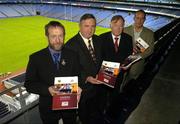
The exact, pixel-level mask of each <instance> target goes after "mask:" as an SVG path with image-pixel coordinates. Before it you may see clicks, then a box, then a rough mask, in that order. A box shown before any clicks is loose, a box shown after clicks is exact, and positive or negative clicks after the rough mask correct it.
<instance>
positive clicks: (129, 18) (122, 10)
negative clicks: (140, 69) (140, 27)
mask: <svg viewBox="0 0 180 124" xmlns="http://www.w3.org/2000/svg"><path fill="white" fill-rule="evenodd" d="M8 2H15V0H14V1H8ZM16 2H17V1H16ZM18 2H19V1H18ZM23 2H27V3H29V2H31V1H30V0H27V1H23ZM34 3H37V4H22V3H19V4H13V3H12V4H0V18H6V17H19V16H33V15H36V14H37V13H39V14H38V15H42V16H47V17H51V18H57V19H63V20H70V21H75V22H78V21H79V19H80V17H81V16H82V15H83V14H84V13H91V14H94V15H95V17H96V18H97V24H98V25H99V26H103V27H109V21H110V18H111V17H112V16H113V15H116V14H120V15H122V16H123V17H124V18H125V20H126V25H125V26H128V25H130V24H132V22H133V14H134V11H136V10H137V9H144V10H145V11H146V12H147V13H148V15H147V21H146V23H145V26H147V27H149V28H150V29H152V30H153V31H156V30H157V29H159V28H161V27H163V26H165V25H167V24H168V23H170V21H171V20H173V19H174V18H176V17H175V16H177V17H178V15H179V14H180V12H179V11H180V9H175V8H174V9H172V8H171V9H169V8H164V6H163V8H157V7H152V6H148V5H133V6H132V5H131V6H130V5H129V4H125V3H123V4H121V2H118V3H107V2H103V3H102V2H88V3H87V2H86V1H78V2H72V1H70V2H68V1H63V2H56V3H55V4H52V3H49V2H44V1H43V4H41V1H38V0H37V1H34ZM113 5H115V6H113ZM80 6H81V8H80ZM157 12H159V13H157ZM178 12H179V13H178ZM163 13H166V14H169V13H170V14H169V15H166V16H164V15H162V14H163Z"/></svg>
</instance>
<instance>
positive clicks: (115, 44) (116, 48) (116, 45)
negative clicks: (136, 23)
mask: <svg viewBox="0 0 180 124" xmlns="http://www.w3.org/2000/svg"><path fill="white" fill-rule="evenodd" d="M118 39H119V38H118V37H115V38H114V40H115V43H114V48H115V51H116V53H117V52H118Z"/></svg>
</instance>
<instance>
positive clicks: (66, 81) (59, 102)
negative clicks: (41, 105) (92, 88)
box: [52, 76, 78, 110]
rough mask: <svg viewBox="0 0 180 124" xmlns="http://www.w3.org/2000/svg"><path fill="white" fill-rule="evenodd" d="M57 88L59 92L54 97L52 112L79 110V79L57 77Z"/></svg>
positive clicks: (55, 82)
mask: <svg viewBox="0 0 180 124" xmlns="http://www.w3.org/2000/svg"><path fill="white" fill-rule="evenodd" d="M54 85H55V88H56V89H57V90H58V91H59V93H58V94H55V95H54V96H53V101H52V110H64V109H76V108H78V100H77V97H78V96H77V95H78V77H77V76H74V77H55V79H54Z"/></svg>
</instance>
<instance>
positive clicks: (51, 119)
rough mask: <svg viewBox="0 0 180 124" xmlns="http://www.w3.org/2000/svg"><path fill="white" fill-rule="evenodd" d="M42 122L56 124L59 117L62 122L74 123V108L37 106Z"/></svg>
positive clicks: (66, 123)
mask: <svg viewBox="0 0 180 124" xmlns="http://www.w3.org/2000/svg"><path fill="white" fill-rule="evenodd" d="M39 112H40V117H41V119H42V122H43V124H58V122H59V119H62V120H63V124H76V110H47V109H46V108H44V109H43V108H39Z"/></svg>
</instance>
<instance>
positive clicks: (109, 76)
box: [97, 61, 120, 88]
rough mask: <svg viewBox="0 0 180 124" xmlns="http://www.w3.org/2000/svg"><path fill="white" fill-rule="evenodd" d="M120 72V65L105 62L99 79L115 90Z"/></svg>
mask: <svg viewBox="0 0 180 124" xmlns="http://www.w3.org/2000/svg"><path fill="white" fill-rule="evenodd" d="M119 72H120V63H117V62H110V61H103V62H102V65H101V68H100V71H99V73H98V78H97V79H98V80H99V81H101V82H102V83H103V84H105V85H107V86H109V87H112V88H114V86H115V83H116V78H117V76H118V74H119Z"/></svg>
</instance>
